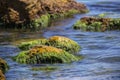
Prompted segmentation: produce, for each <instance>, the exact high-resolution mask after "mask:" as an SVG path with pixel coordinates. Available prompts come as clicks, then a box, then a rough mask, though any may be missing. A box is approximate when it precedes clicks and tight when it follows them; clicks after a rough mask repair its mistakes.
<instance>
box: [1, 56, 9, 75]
mask: <svg viewBox="0 0 120 80" xmlns="http://www.w3.org/2000/svg"><path fill="white" fill-rule="evenodd" d="M0 70H1V71H2V72H3V73H5V72H6V71H7V70H8V65H7V63H6V61H5V60H3V59H1V58H0Z"/></svg>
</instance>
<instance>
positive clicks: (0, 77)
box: [0, 70, 5, 80]
mask: <svg viewBox="0 0 120 80" xmlns="http://www.w3.org/2000/svg"><path fill="white" fill-rule="evenodd" d="M0 80H5V76H4V74H3V73H2V71H1V70H0Z"/></svg>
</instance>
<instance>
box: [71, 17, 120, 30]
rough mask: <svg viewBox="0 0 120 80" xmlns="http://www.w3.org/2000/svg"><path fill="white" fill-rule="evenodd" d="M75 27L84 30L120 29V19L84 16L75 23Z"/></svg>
mask: <svg viewBox="0 0 120 80" xmlns="http://www.w3.org/2000/svg"><path fill="white" fill-rule="evenodd" d="M73 28H74V29H81V30H83V31H106V30H120V19H119V18H118V19H117V18H116V19H115V18H101V17H83V18H81V19H80V20H78V21H77V22H76V23H75V24H74V25H73Z"/></svg>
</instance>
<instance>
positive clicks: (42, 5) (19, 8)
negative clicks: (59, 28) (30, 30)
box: [0, 0, 87, 27]
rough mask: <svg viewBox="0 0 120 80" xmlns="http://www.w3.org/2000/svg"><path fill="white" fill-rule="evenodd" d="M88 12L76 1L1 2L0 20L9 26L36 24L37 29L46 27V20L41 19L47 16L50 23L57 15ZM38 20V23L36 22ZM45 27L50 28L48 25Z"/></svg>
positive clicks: (27, 0)
mask: <svg viewBox="0 0 120 80" xmlns="http://www.w3.org/2000/svg"><path fill="white" fill-rule="evenodd" d="M86 11H87V9H86V6H85V5H84V4H81V3H77V2H75V1H74V0H12V1H11V0H0V20H1V21H2V22H3V23H8V24H11V23H12V24H23V23H24V24H31V25H32V24H34V25H32V26H36V25H37V27H38V26H44V25H43V24H45V23H44V19H40V18H44V17H45V16H46V15H47V16H46V18H47V20H45V21H48V22H50V21H49V17H50V19H51V18H55V16H56V14H57V16H68V15H71V14H75V13H84V12H86ZM48 14H49V16H48ZM42 15H44V17H42ZM36 19H37V21H35V20H36ZM39 21H40V22H39ZM41 21H43V23H42V22H41ZM37 23H39V25H38V24H37ZM29 26H30V25H29ZM45 26H48V23H47V25H45Z"/></svg>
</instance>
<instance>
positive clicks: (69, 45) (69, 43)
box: [48, 36, 80, 53]
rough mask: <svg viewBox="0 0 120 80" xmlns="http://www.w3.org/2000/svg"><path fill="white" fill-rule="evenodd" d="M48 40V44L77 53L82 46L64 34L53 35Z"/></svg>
mask: <svg viewBox="0 0 120 80" xmlns="http://www.w3.org/2000/svg"><path fill="white" fill-rule="evenodd" d="M48 40H49V43H48V45H51V46H54V47H57V48H60V49H63V50H65V51H68V52H70V53H76V52H78V51H79V50H80V46H79V44H78V43H77V42H75V41H73V40H71V39H69V38H66V37H63V36H52V37H50V38H49V39H48Z"/></svg>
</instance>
